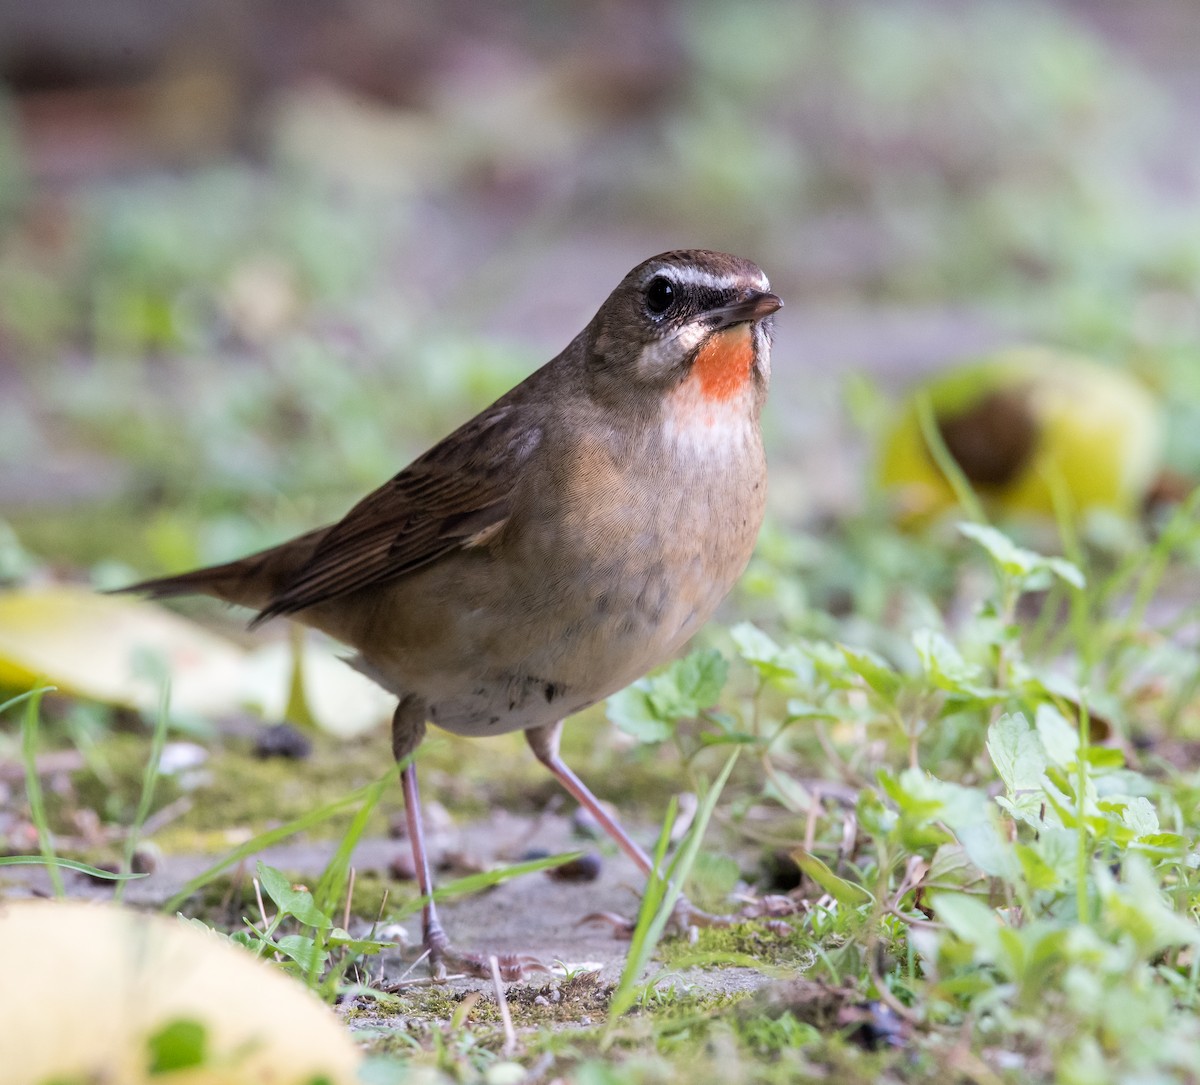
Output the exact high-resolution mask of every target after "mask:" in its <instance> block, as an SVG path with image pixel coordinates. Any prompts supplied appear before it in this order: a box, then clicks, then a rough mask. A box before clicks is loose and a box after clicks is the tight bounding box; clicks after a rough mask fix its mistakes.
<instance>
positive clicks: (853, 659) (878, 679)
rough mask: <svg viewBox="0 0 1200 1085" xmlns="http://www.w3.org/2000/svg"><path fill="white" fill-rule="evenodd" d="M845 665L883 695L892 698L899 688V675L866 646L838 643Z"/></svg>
mask: <svg viewBox="0 0 1200 1085" xmlns="http://www.w3.org/2000/svg"><path fill="white" fill-rule="evenodd" d="M838 647H839V648H841V650H842V656H843V657H844V659H845V660H846V665H847V666H848V667H849V668H850V669H851V670H852V671H853V672H854V673H855V674H857V675H858V677H859V678H861V679H862V680H863V681H864V682H866V684H867V685H868V686H870V687H871V689H873V690H874V691H875V692H876V693H878V694H880V695H881V696H883V697H887V698H889V699H890V698H892V697H894V696H895V695H896V691H897V690H898V689H899V688H900V683H901V678H900V675H899V674H897V673H896V671H895V670H893V668H892V666H891V664H889V663H888V662H887V660H885V659H883V658H882V657H881V656H878V655H876V654H875V653H874V652H872V651H870V650H869V649H866V648H850V647H848V646H847V645H845V644H841V645H838Z"/></svg>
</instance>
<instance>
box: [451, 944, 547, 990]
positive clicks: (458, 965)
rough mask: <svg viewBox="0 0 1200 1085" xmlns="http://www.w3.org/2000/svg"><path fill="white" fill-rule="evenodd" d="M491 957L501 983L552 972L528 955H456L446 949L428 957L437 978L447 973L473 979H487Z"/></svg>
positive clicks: (490, 975)
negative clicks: (537, 973) (535, 973)
mask: <svg viewBox="0 0 1200 1085" xmlns="http://www.w3.org/2000/svg"><path fill="white" fill-rule="evenodd" d="M493 957H494V958H495V960H496V967H497V971H499V973H500V978H501V979H502V980H503V981H504V982H505V983H514V982H516V981H517V980H523V979H525V978H526V977H527V976H529V975H530V974H531V973H533V972H553V971H554V969H553V968H551V967H550V965H548V964H546V963H545V962H544V961H542V960H540V959H539V958H537V957H535V956H533V954H531V953H496V954H484V953H460V952H458V951H457V950H453V949H449V948H447V949H446V950H445V951H443V952H442V953H440V954H438V955H437V956H436V957H431V960H432V967H433V970H434V975H435V977H436V978H438V979H445V978H446V973H447V970H449V971H450V972H453V973H457V974H461V975H466V976H473V977H475V978H477V979H491V978H492V959H493Z"/></svg>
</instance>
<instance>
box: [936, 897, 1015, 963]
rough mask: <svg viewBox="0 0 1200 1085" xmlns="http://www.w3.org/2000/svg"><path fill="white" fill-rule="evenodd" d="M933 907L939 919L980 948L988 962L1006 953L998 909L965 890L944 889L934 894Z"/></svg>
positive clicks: (969, 942)
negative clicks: (971, 895)
mask: <svg viewBox="0 0 1200 1085" xmlns="http://www.w3.org/2000/svg"><path fill="white" fill-rule="evenodd" d="M930 906H931V907H932V908H933V911H934V914H935V915H936V916H937V918H938V919H939V920H940V921H941V922H943V923H945V924H946V926H947V927H949V928H950V930H951V931H952V932H953V933H954V935H955V936H956V937H957V938H959V939H961V940H962V941H964V942H966V943H968V944H969V945H972V946H974V947H975V948H976V950H977V951H978V953H979V955H980V956H981V957H982V959H983V960H985V961H996V960H999V959H1000V958H1001V957H1002V956H1003V955H1004V949H1003V947H1002V945H1001V941H1000V920H999V918H998V917H997V915H996V913H995V911H994V910H993V909H991V908H989V907H988V906H987V905H986V904H984V903H983V902H982V901H979V900H977V899H976V898H975V897H970V896H967V894H965V893H953V892H947V891H942V892H938V893H932V894H930Z"/></svg>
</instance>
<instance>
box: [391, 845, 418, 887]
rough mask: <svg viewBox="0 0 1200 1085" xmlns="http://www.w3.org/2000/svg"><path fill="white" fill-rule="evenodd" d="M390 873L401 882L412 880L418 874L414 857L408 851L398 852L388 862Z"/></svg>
mask: <svg viewBox="0 0 1200 1085" xmlns="http://www.w3.org/2000/svg"><path fill="white" fill-rule="evenodd" d="M388 873H389V874H390V875H391V876H392V877H393V878H395V879H396V880H397V881H401V882H411V881H412V880H413V879H414V878H416V876H417V868H416V867H415V866H414V865H413V857H412V856H411V855H410V854H409V853H408V852H407V851H400V852H397V853H396V854H395V855H393V856H392V859H391V862H389V863H388Z"/></svg>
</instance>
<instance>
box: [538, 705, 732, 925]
mask: <svg viewBox="0 0 1200 1085" xmlns="http://www.w3.org/2000/svg"><path fill="white" fill-rule="evenodd" d="M561 734H562V720H559V721H558V722H557V723H552V724H549V725H547V726H546V727H534V728H530V729H529V730H528V731H526V732H525V738H526V740H527V741H528V742H529V748H530V749H531V750H533V755H534V756H535V757H536V758H537V759H538V760H539V761H540V762H541V763H542V764H543V765H545V766H546V768H548V769H549V770H550V771H551V772H552V773H554V776H555V778H556V779H557V780H558V782H559V783H560V784H562V786H563V787H565V788H566V789H567V791H568V792H570V793H571V795H572V796H573V797H574V798H575V800H576V801H577V802H578V803H579V805H580V806H582V807H583V808H584V809H585V810H587V812H588V813H589V814H591V815H592V817H594V818H595V819H596V820H597V821H598V822H599V823H600V825H601V827H602V828H603V829H604V831H605V832H606V833H608V835H609V836H610V837H612V839H613V840H614V841H615V842H616V845H617V847H619V848H620V849H621V850H622V851H623V852H624V853H625V854H626V855H628V856H629V858H630V859H632V860H633V861H634V862H635V863H636V864H637V866H638V869H639V870H641V872H642V873H643V874H645V875H646V877H647V878H648V877H650V875H651V874H653V873H654V861H653V860H652V859H651V858H650V856H649V855H647V854H646V851H645V849H644V848H642V847H641V845H640V844H638V843H637V841H635V840H634V839H633V838H632V837H630V835H629V834H628V833H627V832H626V831H625V830H624V829H622V828H621V824H620V822H618V821H617V820H616V818H614V817H613V816H612V815H611V814H609V812H608V811H607V810H605V809H604V807H603V806H601V805H600V800H599V799H597V798H596V796H595V795H593V794H592V793H591V791H589V790H588V787H587V784H585V783H584V782H583V781H582V780H581V779H580V778H579V777H578V776H576V775H575V773H574V772H572V771H571V768H570V766H569V765H567V763H566V762H565V761H563V759H562V758H561V757H560V756H559V753H558V742H559V737H560V736H561ZM674 918H675V920H676V922H677V923H678V924H679V925H680V926H681V927H684V928H687V927H689V926H691V925H693V924H694V925H698V926H702V927H713V926H725V925H728V924H729V923H732V922H733V921H734V920H735V918H736V917H734V916H722V915H710V914H709V913H708V912H702V911H701V910H700V909H699V908H696V907H694V906H693V905H692V904H691V902H689V901H688V899H687V897H685V896H684V895H683V894H682V893H681V894H680V895H679V901H678V903H677V904H676V905H675V911H674Z"/></svg>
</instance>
